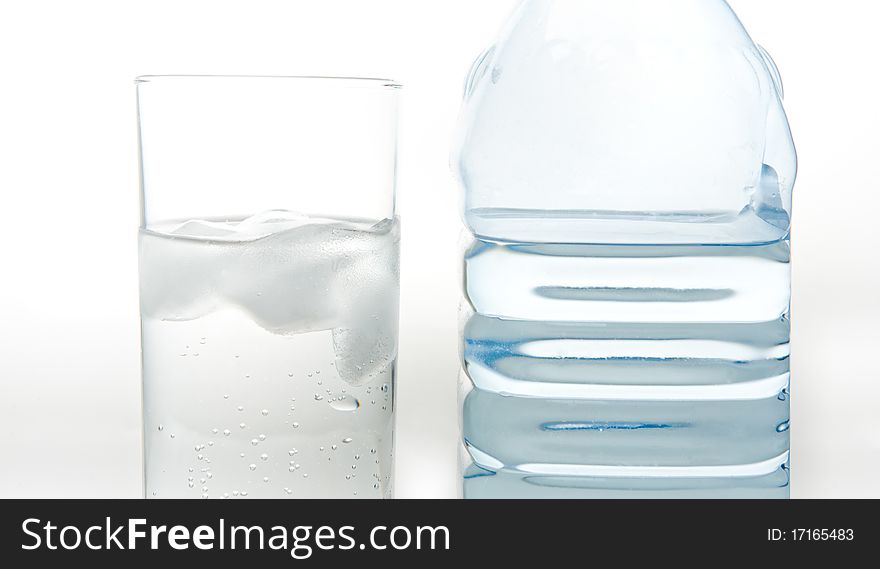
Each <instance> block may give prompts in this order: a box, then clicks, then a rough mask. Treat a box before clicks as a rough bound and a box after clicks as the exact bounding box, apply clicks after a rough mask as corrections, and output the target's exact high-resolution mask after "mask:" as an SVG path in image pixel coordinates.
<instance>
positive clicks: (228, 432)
mask: <svg viewBox="0 0 880 569" xmlns="http://www.w3.org/2000/svg"><path fill="white" fill-rule="evenodd" d="M231 434H232V431H230V430H229V429H223V436H224V437H228V436H229V435H231Z"/></svg>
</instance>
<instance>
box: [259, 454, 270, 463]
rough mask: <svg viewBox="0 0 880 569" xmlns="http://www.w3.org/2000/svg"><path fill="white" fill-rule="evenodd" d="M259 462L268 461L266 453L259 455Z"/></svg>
mask: <svg viewBox="0 0 880 569" xmlns="http://www.w3.org/2000/svg"><path fill="white" fill-rule="evenodd" d="M260 460H262V461H263V462H266V461H267V460H269V455H268V454H266V453H263V454H261V455H260Z"/></svg>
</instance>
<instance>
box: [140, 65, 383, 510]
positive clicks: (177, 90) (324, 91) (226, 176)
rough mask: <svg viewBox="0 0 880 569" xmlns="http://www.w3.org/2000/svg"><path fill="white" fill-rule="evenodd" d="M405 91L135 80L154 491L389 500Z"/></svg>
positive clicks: (302, 83)
mask: <svg viewBox="0 0 880 569" xmlns="http://www.w3.org/2000/svg"><path fill="white" fill-rule="evenodd" d="M399 89H400V86H399V85H397V84H395V83H393V82H391V81H386V80H380V79H349V78H312V77H232V76H227V77H216V76H211V77H208V76H144V77H140V78H138V79H137V95H138V123H139V137H140V159H141V203H142V215H141V227H140V236H139V253H140V303H141V329H142V352H143V356H142V359H143V412H144V425H143V426H144V478H145V495H146V497H148V498H240V497H246V498H343V497H345V498H352V497H357V498H389V497H391V494H392V453H393V424H394V376H395V365H396V358H397V328H398V298H399V269H398V266H399V265H398V259H399V243H400V232H399V222H398V219H397V218H396V217H395V214H394V194H395V162H396V150H397V103H398V95H399Z"/></svg>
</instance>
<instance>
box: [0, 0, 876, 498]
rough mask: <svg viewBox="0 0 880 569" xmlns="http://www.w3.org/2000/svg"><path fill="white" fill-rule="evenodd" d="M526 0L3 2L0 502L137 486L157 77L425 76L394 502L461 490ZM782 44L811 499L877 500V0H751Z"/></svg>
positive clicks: (411, 114) (799, 467)
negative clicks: (485, 231)
mask: <svg viewBox="0 0 880 569" xmlns="http://www.w3.org/2000/svg"><path fill="white" fill-rule="evenodd" d="M512 4H513V0H435V1H428V0H300V1H294V0H288V1H284V2H280V1H278V2H273V1H264V0H250V1H244V0H241V1H238V2H229V1H221V0H203V1H182V0H173V1H169V0H148V1H146V0H145V1H121V0H112V1H94V0H80V1H76V2H70V1H64V0H59V1H47V0H31V1H28V2H12V1H5V0H3V1H2V3H0V54H2V55H0V191H2V197H0V211H2V218H0V497H14V496H39V497H56V496H59V497H60V496H67V497H86V496H88V497H135V496H138V495H139V493H140V447H139V422H140V416H139V400H138V396H139V340H138V333H139V332H138V308H137V275H136V270H137V260H136V255H137V250H136V231H137V226H138V197H137V194H138V188H137V158H136V156H137V154H136V133H135V112H134V111H135V108H134V85H133V82H132V79H133V78H134V77H135V76H136V75H140V74H172V73H198V74H221V73H229V74H277V75H292V74H296V75H310V74H315V75H360V76H380V77H390V78H393V79H396V80H398V81H400V82H402V83H404V84H405V92H404V107H403V110H402V124H401V129H402V131H401V153H400V184H399V213H400V214H401V215H402V217H403V222H404V238H403V243H404V245H403V276H402V286H403V298H402V322H401V325H402V334H401V344H400V368H399V371H400V374H399V378H400V381H399V392H398V439H397V444H398V463H397V495H398V497H453V496H455V494H456V484H457V473H456V467H455V455H456V451H457V449H456V444H457V430H458V426H457V404H456V381H457V369H458V356H457V340H456V334H457V305H458V301H459V294H460V293H459V277H458V261H457V254H458V245H457V243H458V239H459V235H460V231H461V226H460V224H459V221H458V213H457V205H458V197H457V192H458V189H457V188H456V186H455V184H454V182H453V180H452V177H451V175H450V174H449V168H448V165H447V163H448V159H447V156H448V148H449V143H450V140H451V133H452V131H453V128H454V124H455V120H456V115H457V112H458V104H459V97H460V93H461V86H462V80H463V77H464V75H465V73H466V71H467V69H468V68H469V66H470V63H471V61H472V59H473V58H474V57H475V56H476V55H477V54H478V53H479V52H480V51H481V50H482V49H484V48H485V47H486V46H487V45H488V44H489V43H490V42H491V41H492V39H493V38H494V36H495V34H496V32H497V30H498V28H499V27H500V25H501V23H502V22H503V20H504V19H505V17H506V16H507V14H508V11H509V9H510V7H511V6H512ZM731 5H732V6H733V8H734V9H735V10H736V11H737V13H738V14H739V16H740V18H741V19H742V20H743V22H744V24H745V25H746V27H747V28H748V29H749V31H750V32H751V34H752V36H753V37H754V38H755V39H756V41H758V42H760V43H761V44H763V45H764V46H765V47H766V48H767V49H768V50H769V51H770V52H771V53H772V54H773V56H774V57H775V59H776V62H777V63H778V65H779V67H780V69H781V71H782V74H783V79H784V81H785V87H786V94H787V98H786V109H787V111H788V114H789V118H790V120H791V123H792V128H793V131H794V136H795V140H796V143H797V145H798V150H799V155H800V162H801V170H800V178H799V182H798V185H797V187H796V191H795V200H796V201H795V208H796V211H795V221H794V223H795V230H794V242H793V246H794V279H795V280H794V306H793V317H794V356H793V398H792V404H793V415H794V416H793V419H794V422H793V431H792V438H793V443H792V444H793V481H794V482H793V495H794V496H795V497H857V496H867V497H880V476H878V472H880V427H878V414H880V372H878V366H877V363H876V362H877V352H878V346H877V343H878V340H880V334H878V332H877V328H876V324H877V322H878V320H880V304H878V294H877V291H878V290H880V255H878V252H877V249H876V244H877V242H878V241H877V240H878V237H880V236H878V231H877V226H878V223H880V221H878V220H880V191H878V190H880V183H878V174H877V168H876V165H877V160H878V150H880V148H878V147H880V144H878V133H880V110H878V109H880V106H878V101H880V79H878V77H880V75H878V71H877V65H876V59H877V55H878V53H880V34H878V33H877V29H876V23H877V22H878V21H880V4H878V3H876V2H870V1H868V0H836V1H835V2H821V1H818V0H816V1H805V0H731Z"/></svg>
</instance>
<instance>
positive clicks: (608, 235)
mask: <svg viewBox="0 0 880 569" xmlns="http://www.w3.org/2000/svg"><path fill="white" fill-rule="evenodd" d="M782 95H783V91H782V84H781V80H780V77H779V73H778V71H777V69H776V66H775V65H774V63H773V61H772V60H771V58H770V56H769V55H768V54H767V52H766V51H764V50H763V49H762V48H761V47H759V46H757V45H756V44H755V43H753V42H752V40H751V38H750V37H749V36H748V34H747V33H746V31H745V30H744V29H743V26H742V24H741V23H740V22H739V20H738V19H737V17H736V15H735V14H734V13H733V11H732V10H731V9H730V7H729V6H728V5H727V4H726V3H725V2H724V1H723V0H663V1H658V0H523V1H522V2H521V3H520V4H519V5H518V7H517V9H516V11H515V13H514V15H513V16H512V18H511V19H510V20H509V22H508V23H507V25H506V26H505V28H504V29H503V31H502V33H501V36H500V38H499V39H498V40H497V42H496V43H495V44H494V45H493V46H492V47H491V48H490V49H489V50H487V51H486V52H485V53H484V54H483V55H482V56H480V57H479V58H478V60H477V61H476V63H475V64H474V66H473V69H472V70H471V72H470V74H469V76H468V79H467V83H466V87H465V103H464V109H463V112H462V118H461V128H460V135H459V140H458V143H457V146H456V149H455V151H454V156H453V163H454V168H455V170H456V173H457V175H458V177H459V179H460V183H461V186H462V187H463V188H464V220H465V223H466V225H467V226H468V228H469V229H470V231H471V233H472V234H473V236H474V240H473V242H472V244H471V246H470V247H469V248H468V249H467V251H466V253H465V255H464V266H465V283H466V284H465V294H466V298H467V300H468V303H466V305H467V306H468V308H467V313H466V314H465V316H466V318H465V319H464V322H465V324H464V326H463V330H462V340H463V341H462V351H463V361H464V370H463V374H462V387H463V389H462V429H463V448H464V450H465V452H463V453H462V456H463V458H464V464H463V479H464V480H463V494H464V496H465V497H467V498H510V497H513V498H545V497H546V498H555V497H558V498H592V497H597V498H617V497H632V498H644V497H670V498H672V497H675V498H679V497H694V498H702V497H715V498H734V497H767V498H771V497H772V498H784V497H787V496H788V494H789V431H788V428H789V299H790V270H789V267H790V254H789V251H790V250H789V230H790V219H791V216H790V214H791V202H792V189H793V186H794V181H795V174H796V169H797V166H796V157H795V150H794V144H793V142H792V137H791V133H790V130H789V127H788V121H787V119H786V116H785V113H784V111H783V108H782V102H781V101H782Z"/></svg>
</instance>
